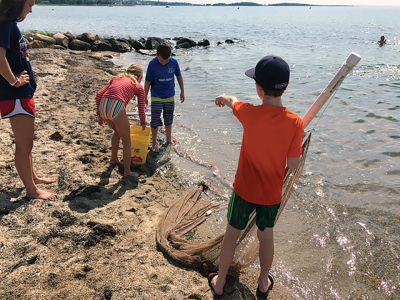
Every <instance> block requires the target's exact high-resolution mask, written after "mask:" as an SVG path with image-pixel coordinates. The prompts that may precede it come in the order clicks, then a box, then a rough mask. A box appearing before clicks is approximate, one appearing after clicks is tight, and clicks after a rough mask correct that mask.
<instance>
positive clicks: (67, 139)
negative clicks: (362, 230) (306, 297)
mask: <svg viewBox="0 0 400 300" xmlns="http://www.w3.org/2000/svg"><path fill="white" fill-rule="evenodd" d="M111 55H115V53H114V54H112V53H107V52H102V53H91V52H74V51H65V50H64V51H61V50H55V49H40V50H39V49H38V50H34V51H32V53H31V60H32V64H33V68H34V70H35V72H36V75H37V80H38V90H37V91H36V95H35V98H36V105H37V107H36V109H37V118H36V135H35V144H34V148H33V160H34V165H35V167H36V169H37V172H38V173H39V174H40V175H42V176H51V177H55V178H57V179H58V182H57V184H54V185H50V186H49V187H48V188H49V189H52V190H55V191H57V193H58V200H57V201H55V202H46V201H40V200H29V199H26V198H24V196H25V190H24V189H23V185H22V182H21V180H20V179H19V177H18V175H17V173H16V170H15V167H14V162H13V151H14V144H13V136H12V132H11V128H10V124H9V121H8V120H2V122H1V128H2V130H1V131H0V141H1V142H0V145H1V154H0V232H1V234H0V299H9V300H11V299H40V300H43V299H85V300H89V299H212V294H211V292H210V290H209V288H208V285H207V279H206V277H204V274H200V273H199V272H197V271H196V270H191V269H188V268H186V267H183V266H180V265H179V264H177V263H175V262H173V261H172V260H170V259H169V258H168V257H165V256H164V255H163V254H162V253H161V252H159V251H157V249H156V243H155V231H156V228H157V225H158V221H159V218H160V216H161V214H162V213H163V212H165V210H166V209H167V208H168V206H170V205H171V204H172V203H174V202H175V201H176V200H177V199H179V198H180V197H181V196H182V195H184V194H185V192H186V191H187V190H188V189H189V188H190V186H188V185H187V183H184V182H185V181H184V180H182V179H181V177H180V176H179V174H177V173H176V172H175V171H174V166H173V165H172V164H167V165H165V166H163V168H162V169H161V170H159V171H158V172H156V174H154V175H152V176H149V175H148V174H145V173H143V174H141V176H140V178H139V183H138V185H137V186H136V185H134V184H132V183H129V182H124V181H121V174H120V173H119V172H118V170H117V168H111V167H109V164H108V161H109V156H110V150H109V148H110V145H109V143H110V135H111V130H110V129H108V128H102V127H101V126H99V125H98V124H97V122H96V117H95V102H94V96H95V93H96V92H97V91H98V90H99V89H100V88H101V87H102V86H103V85H104V84H105V83H106V82H107V81H108V80H109V79H110V78H111V76H112V74H117V73H118V72H119V71H120V70H119V69H118V68H117V67H116V66H114V64H113V63H112V62H111V61H110V58H111V57H112V56H111ZM120 155H122V154H120ZM257 274H258V272H257V270H255V269H251V268H249V269H246V270H244V271H243V272H242V273H241V276H240V283H239V284H235V283H234V282H231V283H230V284H228V286H227V287H226V296H225V297H224V299H255V296H254V294H255V289H256V278H257ZM270 298H271V299H294V298H295V297H294V296H292V295H291V293H290V291H288V290H287V289H285V288H284V287H283V286H281V285H280V284H279V278H278V280H277V282H276V285H275V288H274V290H273V292H272V293H271V297H270Z"/></svg>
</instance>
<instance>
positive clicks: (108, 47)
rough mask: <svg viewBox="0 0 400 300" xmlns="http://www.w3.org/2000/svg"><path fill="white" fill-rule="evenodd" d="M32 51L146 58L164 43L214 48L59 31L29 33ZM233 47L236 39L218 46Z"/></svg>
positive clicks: (176, 45) (185, 40)
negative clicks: (131, 54) (136, 54)
mask: <svg viewBox="0 0 400 300" xmlns="http://www.w3.org/2000/svg"><path fill="white" fill-rule="evenodd" d="M25 37H26V38H27V40H28V41H29V45H30V47H31V48H34V49H35V48H55V49H71V50H78V51H88V50H91V51H113V52H119V53H125V52H130V51H136V52H139V53H141V54H144V55H154V54H155V50H156V49H157V47H158V45H160V44H161V43H166V44H169V45H170V46H171V48H173V49H189V48H193V47H208V46H210V45H211V43H210V41H209V40H207V39H202V40H200V41H197V42H196V41H194V40H192V39H189V38H186V37H174V38H172V39H170V38H159V37H147V38H143V37H142V38H140V39H137V40H136V39H133V38H117V37H108V38H104V37H103V38H102V37H99V36H98V35H96V34H93V33H89V32H85V33H82V34H80V35H74V34H72V33H70V32H65V33H62V32H58V33H55V34H48V33H46V34H43V33H37V32H28V33H25ZM224 43H225V44H233V43H235V40H232V39H227V40H225V41H224V42H221V41H218V42H216V43H215V44H216V45H217V46H219V45H222V44H224Z"/></svg>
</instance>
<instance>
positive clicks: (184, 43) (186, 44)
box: [175, 38, 197, 49]
mask: <svg viewBox="0 0 400 300" xmlns="http://www.w3.org/2000/svg"><path fill="white" fill-rule="evenodd" d="M196 45H197V43H196V42H195V41H193V40H191V39H188V38H181V39H179V40H177V41H176V47H175V48H176V49H179V48H192V47H195V46H196Z"/></svg>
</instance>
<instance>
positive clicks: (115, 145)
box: [106, 120, 130, 165]
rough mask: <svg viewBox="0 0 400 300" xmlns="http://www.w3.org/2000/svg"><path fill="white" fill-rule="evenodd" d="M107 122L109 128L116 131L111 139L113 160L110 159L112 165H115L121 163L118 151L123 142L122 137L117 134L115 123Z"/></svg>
mask: <svg viewBox="0 0 400 300" xmlns="http://www.w3.org/2000/svg"><path fill="white" fill-rule="evenodd" d="M106 122H107V124H108V127H110V128H111V129H112V130H113V131H114V133H113V136H112V137H111V159H110V164H112V165H114V164H118V163H119V160H118V149H119V141H120V140H121V137H120V136H119V134H118V133H117V131H116V129H115V125H114V124H113V122H112V121H110V120H106ZM129 129H130V127H129Z"/></svg>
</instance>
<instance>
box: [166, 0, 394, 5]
mask: <svg viewBox="0 0 400 300" xmlns="http://www.w3.org/2000/svg"><path fill="white" fill-rule="evenodd" d="M173 1H177V2H190V3H201V4H205V3H217V2H223V3H232V2H246V1H248V2H257V3H261V4H273V3H282V2H291V3H307V4H322V5H332V4H334V5H380V6H381V5H396V6H400V0H173Z"/></svg>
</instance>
